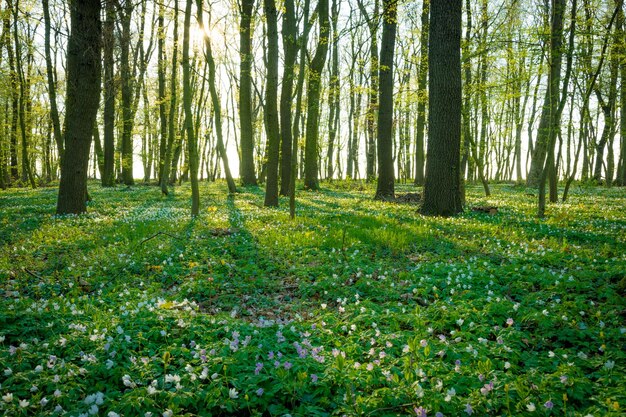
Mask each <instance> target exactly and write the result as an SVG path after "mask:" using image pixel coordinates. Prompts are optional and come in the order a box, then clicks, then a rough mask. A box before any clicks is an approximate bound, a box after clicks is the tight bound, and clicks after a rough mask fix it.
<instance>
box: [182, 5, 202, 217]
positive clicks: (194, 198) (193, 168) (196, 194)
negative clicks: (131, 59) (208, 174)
mask: <svg viewBox="0 0 626 417" xmlns="http://www.w3.org/2000/svg"><path fill="white" fill-rule="evenodd" d="M192 3H193V0H187V4H186V6H185V23H184V28H183V107H184V109H185V130H186V131H187V151H188V152H189V156H188V158H189V174H190V180H191V215H192V216H197V215H198V213H199V210H200V191H199V189H198V141H197V139H196V132H194V125H193V113H192V112H191V101H192V99H193V97H192V96H191V68H190V65H189V30H190V26H191V5H192Z"/></svg>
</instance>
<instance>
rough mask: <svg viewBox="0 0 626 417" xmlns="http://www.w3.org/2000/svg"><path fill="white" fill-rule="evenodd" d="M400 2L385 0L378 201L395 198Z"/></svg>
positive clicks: (378, 145) (379, 124)
mask: <svg viewBox="0 0 626 417" xmlns="http://www.w3.org/2000/svg"><path fill="white" fill-rule="evenodd" d="M397 14H398V2H397V0H383V16H382V17H383V39H382V42H381V50H380V67H379V71H380V73H379V74H380V75H379V81H380V98H379V101H378V103H379V108H378V123H377V125H378V137H377V147H378V149H377V150H378V185H377V187H376V196H375V198H376V199H377V200H384V199H389V198H393V197H394V196H395V190H394V182H395V177H394V167H393V149H392V147H393V138H392V134H393V133H392V123H393V52H394V48H395V42H396V26H397Z"/></svg>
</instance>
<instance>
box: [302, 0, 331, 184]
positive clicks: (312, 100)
mask: <svg viewBox="0 0 626 417" xmlns="http://www.w3.org/2000/svg"><path fill="white" fill-rule="evenodd" d="M317 9H318V17H319V25H320V34H319V41H318V45H317V50H316V51H315V55H314V57H313V59H312V60H311V62H310V63H309V83H308V88H307V94H308V95H307V119H306V141H305V153H304V187H305V188H307V189H309V190H318V189H319V176H318V161H317V158H318V134H319V114H320V90H321V87H320V85H321V78H322V70H323V69H324V62H325V61H326V54H327V52H328V35H329V34H328V32H329V28H330V25H329V19H328V0H319V3H318V6H317Z"/></svg>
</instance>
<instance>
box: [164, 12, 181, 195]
mask: <svg viewBox="0 0 626 417" xmlns="http://www.w3.org/2000/svg"><path fill="white" fill-rule="evenodd" d="M173 19H174V36H173V39H174V45H173V50H172V74H171V81H170V111H169V115H168V116H169V117H168V121H167V129H168V131H167V145H166V149H165V159H164V160H163V167H162V169H161V174H160V178H161V193H162V194H163V195H168V190H167V186H168V184H169V181H170V169H171V167H170V166H171V164H172V158H173V154H172V152H173V150H174V142H175V141H176V117H177V111H176V102H177V86H178V80H177V74H178V0H174V17H173ZM161 127H163V121H162V120H161ZM162 134H163V132H162ZM161 141H162V142H163V139H162V138H161Z"/></svg>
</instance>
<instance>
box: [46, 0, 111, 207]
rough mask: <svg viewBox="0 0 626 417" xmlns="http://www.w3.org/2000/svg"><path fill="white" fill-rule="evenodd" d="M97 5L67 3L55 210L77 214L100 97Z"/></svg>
mask: <svg viewBox="0 0 626 417" xmlns="http://www.w3.org/2000/svg"><path fill="white" fill-rule="evenodd" d="M100 9H101V2H100V0H72V1H71V3H70V16H71V31H70V36H69V39H68V43H67V88H66V98H65V143H64V145H65V146H64V148H65V157H64V158H63V161H62V163H61V182H60V184H59V196H58V200H57V210H56V211H57V214H70V213H76V214H78V213H84V212H85V211H86V209H87V206H86V200H87V195H86V191H87V169H88V163H89V149H90V147H91V137H92V134H93V126H94V123H95V120H96V114H97V112H98V106H99V101H100V81H101V75H100V69H101V68H100V67H101V59H100V48H101V32H102V27H101V22H100Z"/></svg>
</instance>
